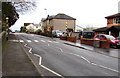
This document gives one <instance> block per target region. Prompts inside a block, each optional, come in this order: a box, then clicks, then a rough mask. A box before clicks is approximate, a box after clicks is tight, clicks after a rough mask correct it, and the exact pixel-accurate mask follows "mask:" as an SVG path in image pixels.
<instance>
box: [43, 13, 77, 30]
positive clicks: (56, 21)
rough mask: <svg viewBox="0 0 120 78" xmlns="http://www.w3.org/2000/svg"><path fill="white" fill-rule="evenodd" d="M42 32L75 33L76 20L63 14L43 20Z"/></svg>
mask: <svg viewBox="0 0 120 78" xmlns="http://www.w3.org/2000/svg"><path fill="white" fill-rule="evenodd" d="M41 21H42V22H41V28H42V32H47V31H49V32H51V31H52V30H61V31H63V32H66V31H68V32H71V31H72V32H74V31H75V22H76V19H75V18H73V17H71V16H68V15H66V14H63V13H59V14H57V15H52V16H49V15H48V17H47V18H46V19H45V18H43V19H42V20H41Z"/></svg>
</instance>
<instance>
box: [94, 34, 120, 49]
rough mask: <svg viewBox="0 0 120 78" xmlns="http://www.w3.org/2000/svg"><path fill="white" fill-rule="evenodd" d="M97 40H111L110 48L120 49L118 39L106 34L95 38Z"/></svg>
mask: <svg viewBox="0 0 120 78" xmlns="http://www.w3.org/2000/svg"><path fill="white" fill-rule="evenodd" d="M94 39H96V40H108V39H109V40H110V46H111V47H114V48H117V47H120V40H118V39H116V38H115V37H113V36H111V35H106V34H98V35H96V36H95V37H94Z"/></svg>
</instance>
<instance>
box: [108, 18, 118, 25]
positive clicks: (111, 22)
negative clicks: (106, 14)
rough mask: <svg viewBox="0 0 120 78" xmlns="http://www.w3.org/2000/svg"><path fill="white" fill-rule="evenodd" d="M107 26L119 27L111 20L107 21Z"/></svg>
mask: <svg viewBox="0 0 120 78" xmlns="http://www.w3.org/2000/svg"><path fill="white" fill-rule="evenodd" d="M107 26H120V24H114V23H113V19H107Z"/></svg>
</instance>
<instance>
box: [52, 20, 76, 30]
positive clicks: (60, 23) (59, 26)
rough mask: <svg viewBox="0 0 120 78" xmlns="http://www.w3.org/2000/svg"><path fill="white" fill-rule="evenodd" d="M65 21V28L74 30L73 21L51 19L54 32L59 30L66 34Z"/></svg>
mask: <svg viewBox="0 0 120 78" xmlns="http://www.w3.org/2000/svg"><path fill="white" fill-rule="evenodd" d="M66 21H68V25H67V28H72V29H73V31H74V30H75V20H65V19H53V20H52V24H53V26H54V30H61V31H63V32H66Z"/></svg>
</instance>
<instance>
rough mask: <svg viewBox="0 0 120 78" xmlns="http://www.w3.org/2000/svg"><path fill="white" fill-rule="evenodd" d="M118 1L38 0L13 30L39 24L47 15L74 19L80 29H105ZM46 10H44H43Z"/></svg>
mask: <svg viewBox="0 0 120 78" xmlns="http://www.w3.org/2000/svg"><path fill="white" fill-rule="evenodd" d="M119 1H120V0H38V1H37V8H36V10H35V11H34V12H32V13H30V14H26V15H20V18H19V19H18V20H17V22H16V23H15V25H14V26H12V27H11V29H13V30H19V29H20V27H21V26H23V24H24V23H39V22H40V21H41V18H45V17H46V16H47V15H56V14H58V13H64V14H66V15H69V16H71V17H73V18H76V19H77V20H76V25H79V26H81V27H86V26H93V27H98V28H99V27H105V26H107V21H106V19H105V17H106V16H109V15H113V14H116V13H118V2H119ZM45 8H46V9H47V10H44V9H45Z"/></svg>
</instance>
